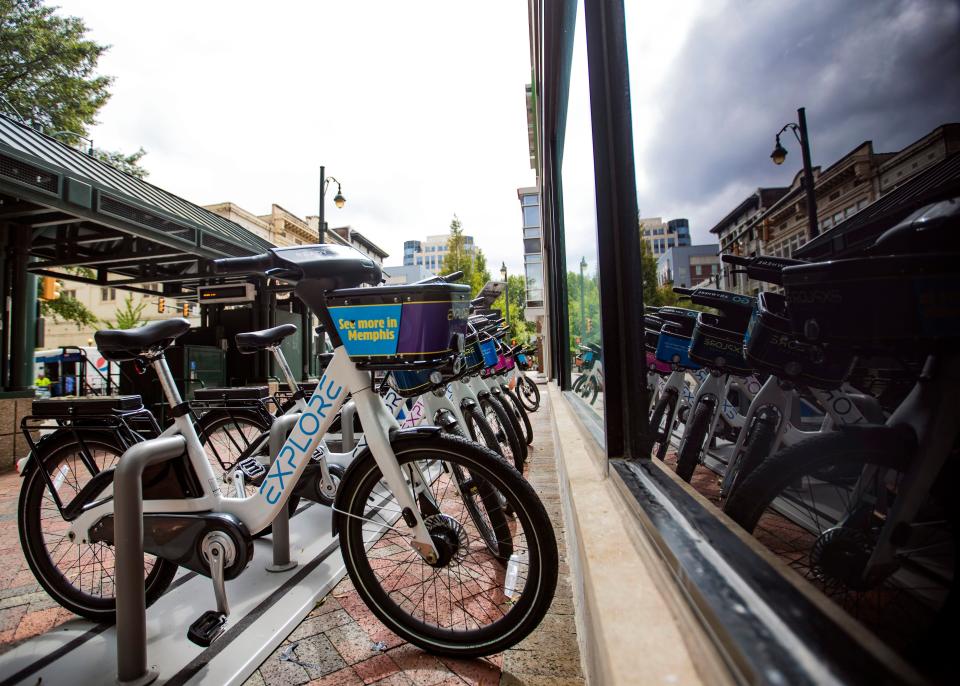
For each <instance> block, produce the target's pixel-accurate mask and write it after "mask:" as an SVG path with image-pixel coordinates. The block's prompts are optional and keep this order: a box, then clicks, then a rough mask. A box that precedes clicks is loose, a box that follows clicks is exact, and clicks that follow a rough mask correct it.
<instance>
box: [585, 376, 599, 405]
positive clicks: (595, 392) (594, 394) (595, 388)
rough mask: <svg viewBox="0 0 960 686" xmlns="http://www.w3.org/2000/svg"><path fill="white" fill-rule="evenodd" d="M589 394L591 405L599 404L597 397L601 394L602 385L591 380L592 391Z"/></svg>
mask: <svg viewBox="0 0 960 686" xmlns="http://www.w3.org/2000/svg"><path fill="white" fill-rule="evenodd" d="M588 393H589V394H590V404H591V405H593V404H594V403H595V402H597V395H598V394H599V393H600V384H599V383H598V382H597V380H596V379H593V378H591V379H590V390H589V391H588Z"/></svg>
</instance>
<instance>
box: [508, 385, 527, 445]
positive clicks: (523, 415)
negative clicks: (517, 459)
mask: <svg viewBox="0 0 960 686" xmlns="http://www.w3.org/2000/svg"><path fill="white" fill-rule="evenodd" d="M500 388H501V389H502V390H503V394H504V395H505V396H506V398H507V401H508V402H507V404H508V405H510V406H511V409H512V410H513V415H514V417H516V418H517V421H518V422H519V424H520V428H521V429H522V430H523V431H522V432H521V433H520V434H519V436H520V438H521V439H523V440H524V441H525V442H526V444H527V445H530V444H532V443H533V426H532V425H531V424H530V417H529V416H527V411H526V409H524V407H523V403H521V402H520V399H519V398H518V397H517V394H516V393H514V392H513V391H511V390H510V389H509V388H507V386H506V384H504V385H503V386H501V387H500Z"/></svg>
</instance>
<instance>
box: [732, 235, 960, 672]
mask: <svg viewBox="0 0 960 686" xmlns="http://www.w3.org/2000/svg"><path fill="white" fill-rule="evenodd" d="M921 228H929V227H921ZM949 228H951V229H953V230H955V228H956V225H955V222H954V223H953V224H952V225H951V226H950V227H949ZM891 231H894V230H891ZM896 231H900V232H902V231H903V227H897V229H896ZM921 238H922V236H914V239H915V241H918V240H920V239H921ZM953 240H955V239H953ZM878 243H881V241H878ZM910 247H911V248H912V249H916V245H911V246H910ZM957 252H958V251H957V250H956V246H954V251H953V253H947V254H924V255H918V254H900V255H882V254H881V255H878V256H871V257H867V258H858V259H852V260H843V261H836V262H827V263H822V264H809V265H797V266H789V267H786V268H784V269H783V285H784V289H785V304H786V310H787V312H786V314H787V317H788V320H789V324H790V328H791V332H792V334H793V335H795V336H797V337H798V338H799V339H800V340H802V341H804V342H808V343H812V344H815V345H821V344H823V345H831V344H835V345H839V346H844V347H851V348H853V349H854V350H855V351H856V352H857V353H865V354H870V353H872V352H878V351H879V352H882V353H885V354H893V355H894V356H900V355H903V356H914V355H916V354H917V353H921V354H922V355H923V357H924V358H925V362H924V364H923V368H922V371H921V372H920V374H919V376H918V378H917V381H916V384H915V386H914V388H913V390H912V391H910V393H909V394H908V395H907V396H906V397H905V398H904V399H903V400H902V401H901V402H900V403H899V405H898V406H897V407H896V409H895V410H894V411H893V413H892V414H891V415H890V416H889V418H887V419H886V421H885V422H883V423H871V424H864V425H855V426H839V427H835V429H834V430H833V431H831V432H829V433H824V434H821V435H818V436H815V437H812V438H808V439H806V440H804V441H801V442H799V443H797V444H795V445H792V446H789V447H786V448H784V449H782V450H780V451H778V452H776V453H775V454H773V455H772V456H770V457H768V458H767V459H765V460H763V461H762V462H761V463H760V464H759V465H758V466H757V467H756V468H755V469H754V470H753V471H752V472H751V473H750V474H748V475H747V476H745V477H744V479H743V482H742V483H741V484H740V485H739V486H738V487H737V488H736V489H735V490H734V491H733V492H732V493H731V495H730V498H729V500H728V502H727V506H726V508H725V511H726V512H727V514H728V515H729V516H731V517H732V518H733V520H734V521H736V522H737V523H738V524H739V525H740V526H742V527H743V528H744V529H745V530H746V531H748V532H750V533H752V534H753V535H754V536H755V537H756V538H757V539H758V540H759V541H760V542H761V543H762V544H764V545H765V546H766V547H767V548H769V549H770V550H772V551H773V552H774V553H777V554H779V555H780V556H781V557H783V558H784V559H785V560H786V561H787V563H788V564H790V566H791V567H793V568H794V569H795V570H796V571H797V572H799V573H800V574H801V575H802V576H804V577H805V578H806V579H808V580H809V581H810V582H811V583H813V584H814V585H815V586H816V587H817V588H819V589H820V590H821V591H823V592H824V593H825V594H826V595H827V596H828V597H829V598H831V599H832V600H833V601H835V602H836V603H838V604H839V605H840V606H841V607H843V608H844V609H845V610H847V611H848V612H850V614H852V615H853V616H855V617H857V618H859V619H861V620H862V621H864V622H865V623H867V624H868V625H870V626H871V628H873V629H874V630H875V631H877V632H878V633H879V634H880V635H881V636H882V637H884V638H885V639H887V640H888V641H890V642H892V644H893V645H894V646H895V647H897V648H899V649H901V650H922V651H923V652H924V653H925V655H926V657H925V659H936V660H941V661H943V660H949V659H950V653H949V651H944V650H943V648H944V647H946V645H945V643H944V637H946V636H950V635H954V636H955V635H956V629H957V626H956V619H957V612H956V609H957V588H956V586H957V571H956V562H957V555H958V550H960V548H958V540H957V537H958V531H960V529H958V526H957V524H958V516H957V515H958V512H957V505H956V497H955V495H954V493H953V492H952V489H953V486H954V485H955V484H956V466H957V458H958V457H960V456H958V454H957V446H958V443H957V439H958V426H960V404H958V403H957V402H956V399H955V398H954V397H953V396H954V394H955V390H956V388H957V383H958V382H960V357H958V355H957V353H956V347H955V346H956V343H957V341H958V340H960V328H958V322H960V319H958V318H957V317H956V312H955V305H950V303H951V302H952V303H955V302H956V301H955V299H953V300H951V298H955V295H956V293H957V289H958V282H957V278H956V270H955V268H954V266H953V265H954V260H955V259H956V253H957ZM870 303H877V304H873V305H871V304H870Z"/></svg>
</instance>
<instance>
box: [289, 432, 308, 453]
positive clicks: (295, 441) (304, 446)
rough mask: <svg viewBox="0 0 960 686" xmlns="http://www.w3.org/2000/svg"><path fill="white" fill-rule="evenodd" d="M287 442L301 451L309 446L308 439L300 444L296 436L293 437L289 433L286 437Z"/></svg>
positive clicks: (303, 451)
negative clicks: (288, 436)
mask: <svg viewBox="0 0 960 686" xmlns="http://www.w3.org/2000/svg"><path fill="white" fill-rule="evenodd" d="M287 443H289V444H290V445H292V446H293V447H294V448H296V449H297V450H299V451H300V452H301V453H305V452H307V448H309V447H310V441H307V442H306V443H304V444H303V445H300V444H299V443H297V440H296V438H294V436H293V435H291V436H290V438H288V439H287Z"/></svg>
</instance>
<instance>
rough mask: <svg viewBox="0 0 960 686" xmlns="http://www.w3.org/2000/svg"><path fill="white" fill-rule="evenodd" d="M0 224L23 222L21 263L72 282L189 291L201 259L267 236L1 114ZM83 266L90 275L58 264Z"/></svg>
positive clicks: (257, 245) (246, 251) (256, 246)
mask: <svg viewBox="0 0 960 686" xmlns="http://www.w3.org/2000/svg"><path fill="white" fill-rule="evenodd" d="M0 223H9V224H12V225H14V226H22V227H27V228H29V229H31V230H32V241H31V247H30V254H31V256H32V257H33V258H34V261H33V262H31V264H30V267H29V268H30V271H32V272H34V273H37V274H41V275H47V276H57V277H58V278H66V279H70V280H74V281H81V282H86V283H93V284H98V285H109V286H111V287H116V288H125V289H127V290H133V291H143V290H144V289H143V286H144V285H145V284H149V283H162V284H163V285H164V286H163V290H164V293H165V294H169V295H174V296H185V297H186V296H189V295H190V294H191V293H192V292H194V291H195V289H196V286H197V285H198V283H199V282H200V281H202V280H203V279H204V278H205V277H207V276H209V260H211V259H216V258H218V257H229V256H242V255H252V254H257V253H261V252H265V251H266V250H267V249H268V248H270V247H272V245H271V244H270V243H269V242H268V241H265V240H263V239H262V238H260V237H259V236H257V235H255V234H253V233H251V232H250V231H248V230H247V229H245V228H243V227H242V226H240V225H239V224H236V223H234V222H232V221H229V220H228V219H224V218H223V217H220V216H219V215H216V214H214V213H213V212H210V211H208V210H205V209H203V208H202V207H199V206H197V205H194V204H193V203H191V202H188V201H187V200H184V199H183V198H180V197H178V196H176V195H174V194H173V193H170V192H168V191H165V190H163V189H162V188H158V187H157V186H154V185H153V184H151V183H148V182H146V181H143V180H142V179H138V178H136V177H134V176H131V175H130V174H127V173H125V172H122V171H120V170H119V169H116V168H115V167H113V166H111V165H109V164H107V163H105V162H101V161H99V160H97V159H95V158H93V157H91V156H89V155H87V154H85V153H83V152H81V151H79V150H77V149H75V148H72V147H70V146H68V145H65V144H63V143H61V142H60V141H58V140H56V139H54V138H51V137H49V136H47V135H44V134H43V133H40V132H39V131H36V130H34V129H32V128H30V127H29V126H26V125H24V124H21V123H19V122H17V121H14V120H13V119H10V118H8V117H6V116H3V115H0ZM77 267H80V268H86V269H89V270H92V271H93V272H94V273H95V275H96V276H95V277H94V278H90V277H87V276H83V275H78V274H76V273H64V272H63V271H62V270H63V269H64V268H77Z"/></svg>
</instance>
